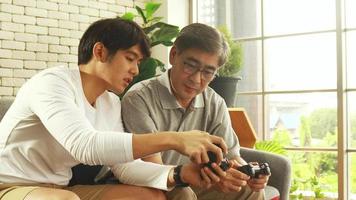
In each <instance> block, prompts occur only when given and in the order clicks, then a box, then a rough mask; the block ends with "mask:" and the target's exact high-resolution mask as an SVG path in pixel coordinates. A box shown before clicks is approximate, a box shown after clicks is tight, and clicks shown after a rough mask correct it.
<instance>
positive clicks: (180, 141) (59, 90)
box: [26, 73, 225, 165]
mask: <svg viewBox="0 0 356 200" xmlns="http://www.w3.org/2000/svg"><path fill="white" fill-rule="evenodd" d="M31 81H32V82H31V84H32V86H33V88H28V90H27V91H28V100H29V102H26V103H28V104H29V109H30V110H31V111H32V112H33V113H34V114H35V115H36V116H38V117H39V119H40V120H41V123H42V124H43V125H44V126H45V127H46V129H47V130H48V132H49V133H50V134H51V135H52V136H53V137H54V139H55V140H56V141H58V142H59V143H60V144H61V145H62V146H63V147H64V148H65V149H66V150H67V151H68V152H69V153H70V154H71V155H72V156H73V157H74V158H75V159H77V160H78V161H79V162H81V163H85V164H91V165H98V164H101V165H114V164H116V163H122V162H128V161H132V160H133V159H136V158H140V157H144V156H146V155H149V154H152V153H156V152H160V151H164V150H168V149H173V150H177V151H179V152H181V153H182V154H185V155H187V156H190V157H191V158H192V159H195V161H196V162H197V163H199V162H201V160H202V159H206V157H207V155H206V150H211V151H214V152H217V153H220V154H222V153H221V150H220V149H216V147H215V145H214V144H213V143H219V144H221V145H223V146H225V144H224V143H223V141H222V140H221V139H220V138H218V137H215V138H214V137H211V136H209V135H208V134H207V133H203V132H201V131H191V132H188V133H187V135H188V137H183V136H182V135H180V134H177V133H174V134H171V133H168V132H164V133H159V134H146V135H133V134H130V133H119V134H118V132H114V131H98V130H96V129H95V128H94V127H93V126H92V125H91V124H90V122H89V120H88V119H87V118H86V116H85V113H84V110H83V109H81V108H80V107H79V106H78V105H77V103H76V101H81V99H77V97H76V95H75V91H76V88H74V86H73V83H72V82H71V81H70V80H69V78H67V79H66V78H65V76H64V77H61V76H60V75H58V74H56V73H50V74H49V73H48V74H45V75H42V76H41V77H37V78H36V79H34V80H31ZM172 137H173V138H174V140H172ZM118 152H120V153H118Z"/></svg>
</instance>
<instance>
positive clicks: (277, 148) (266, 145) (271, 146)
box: [255, 140, 287, 155]
mask: <svg viewBox="0 0 356 200" xmlns="http://www.w3.org/2000/svg"><path fill="white" fill-rule="evenodd" d="M255 149H257V150H261V151H267V152H270V153H275V154H280V155H286V154H287V151H286V150H285V149H284V148H283V146H282V145H281V144H280V143H278V142H277V141H273V140H268V141H267V140H266V141H258V142H256V144H255Z"/></svg>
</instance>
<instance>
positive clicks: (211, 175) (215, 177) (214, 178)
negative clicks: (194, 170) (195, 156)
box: [204, 167, 220, 183]
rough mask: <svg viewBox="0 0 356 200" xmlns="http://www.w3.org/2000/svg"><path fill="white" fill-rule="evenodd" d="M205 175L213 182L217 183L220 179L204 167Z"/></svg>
mask: <svg viewBox="0 0 356 200" xmlns="http://www.w3.org/2000/svg"><path fill="white" fill-rule="evenodd" d="M204 171H205V173H206V174H207V175H208V176H209V178H210V180H212V181H213V182H215V183H216V182H219V181H220V178H219V176H217V175H216V174H215V173H214V172H213V171H211V170H210V169H209V168H208V167H204Z"/></svg>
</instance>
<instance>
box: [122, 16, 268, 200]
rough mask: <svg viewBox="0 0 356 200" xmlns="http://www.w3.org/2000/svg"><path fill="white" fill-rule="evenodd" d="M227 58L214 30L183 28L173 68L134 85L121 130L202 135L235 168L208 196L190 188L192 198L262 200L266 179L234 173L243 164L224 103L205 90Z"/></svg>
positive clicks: (172, 156) (175, 159) (180, 160)
mask: <svg viewBox="0 0 356 200" xmlns="http://www.w3.org/2000/svg"><path fill="white" fill-rule="evenodd" d="M227 53H228V46H227V43H226V42H225V40H224V38H223V37H222V35H221V34H220V33H219V32H218V31H217V30H216V29H214V28H212V27H209V26H207V25H204V24H199V23H195V24H190V25H188V26H186V27H185V28H183V29H182V31H181V32H180V34H179V35H178V37H177V39H176V41H175V42H174V45H173V47H172V48H171V51H170V56H169V62H170V64H171V65H172V68H171V69H169V70H168V71H167V72H166V73H164V74H162V75H161V76H159V77H157V78H153V79H150V80H146V81H143V82H140V83H138V84H136V85H135V86H134V87H133V88H132V89H131V90H130V91H129V92H128V93H127V94H126V95H125V97H124V99H123V101H122V113H125V115H123V120H124V125H125V128H127V129H128V130H129V131H133V132H135V133H145V132H159V131H168V130H170V131H173V130H174V131H186V130H203V131H206V132H209V133H210V134H211V135H216V136H219V137H221V138H223V139H224V140H225V142H226V143H227V145H228V149H229V150H228V154H227V157H228V158H229V159H230V160H231V162H232V163H233V167H232V168H230V169H228V170H227V175H226V177H220V178H221V180H220V182H218V183H216V184H214V187H213V188H211V189H210V190H208V192H207V190H204V189H199V188H193V189H194V191H195V193H196V195H197V196H198V198H199V199H251V200H252V199H253V200H256V199H263V197H264V195H263V189H264V187H265V186H266V183H267V181H268V176H261V177H259V178H258V179H251V178H250V177H248V176H247V175H245V174H243V173H241V172H239V171H238V170H236V169H235V167H236V166H240V165H243V164H246V162H245V161H244V160H243V159H242V158H241V157H240V154H239V142H238V139H237V137H236V136H235V133H234V130H233V129H232V127H231V123H230V117H229V113H228V110H227V106H226V104H225V102H224V100H223V99H222V98H221V97H220V96H219V95H217V94H216V93H215V92H214V91H213V90H212V89H211V88H209V87H208V84H209V83H210V81H211V80H213V78H214V77H215V75H216V72H217V70H218V69H219V67H220V66H222V65H223V64H224V63H225V61H226V57H227ZM137 119H140V120H139V121H138V120H137ZM145 160H146V161H151V162H156V163H164V164H173V165H177V164H185V163H187V162H188V160H189V159H188V158H187V157H186V156H184V155H182V154H180V153H179V152H176V151H165V152H163V154H162V159H161V156H160V155H158V154H156V155H154V156H151V157H147V158H145ZM162 160H163V161H162ZM182 170H183V171H184V166H183V169H182ZM187 191H188V190H186V191H185V192H187Z"/></svg>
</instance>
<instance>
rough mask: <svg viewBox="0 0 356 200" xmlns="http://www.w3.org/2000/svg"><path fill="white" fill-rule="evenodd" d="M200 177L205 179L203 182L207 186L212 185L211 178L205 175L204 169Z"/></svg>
mask: <svg viewBox="0 0 356 200" xmlns="http://www.w3.org/2000/svg"><path fill="white" fill-rule="evenodd" d="M200 175H201V178H202V179H203V181H204V182H205V183H206V184H210V183H211V180H210V178H209V177H208V175H207V174H206V173H205V171H204V169H203V168H202V169H200Z"/></svg>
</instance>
